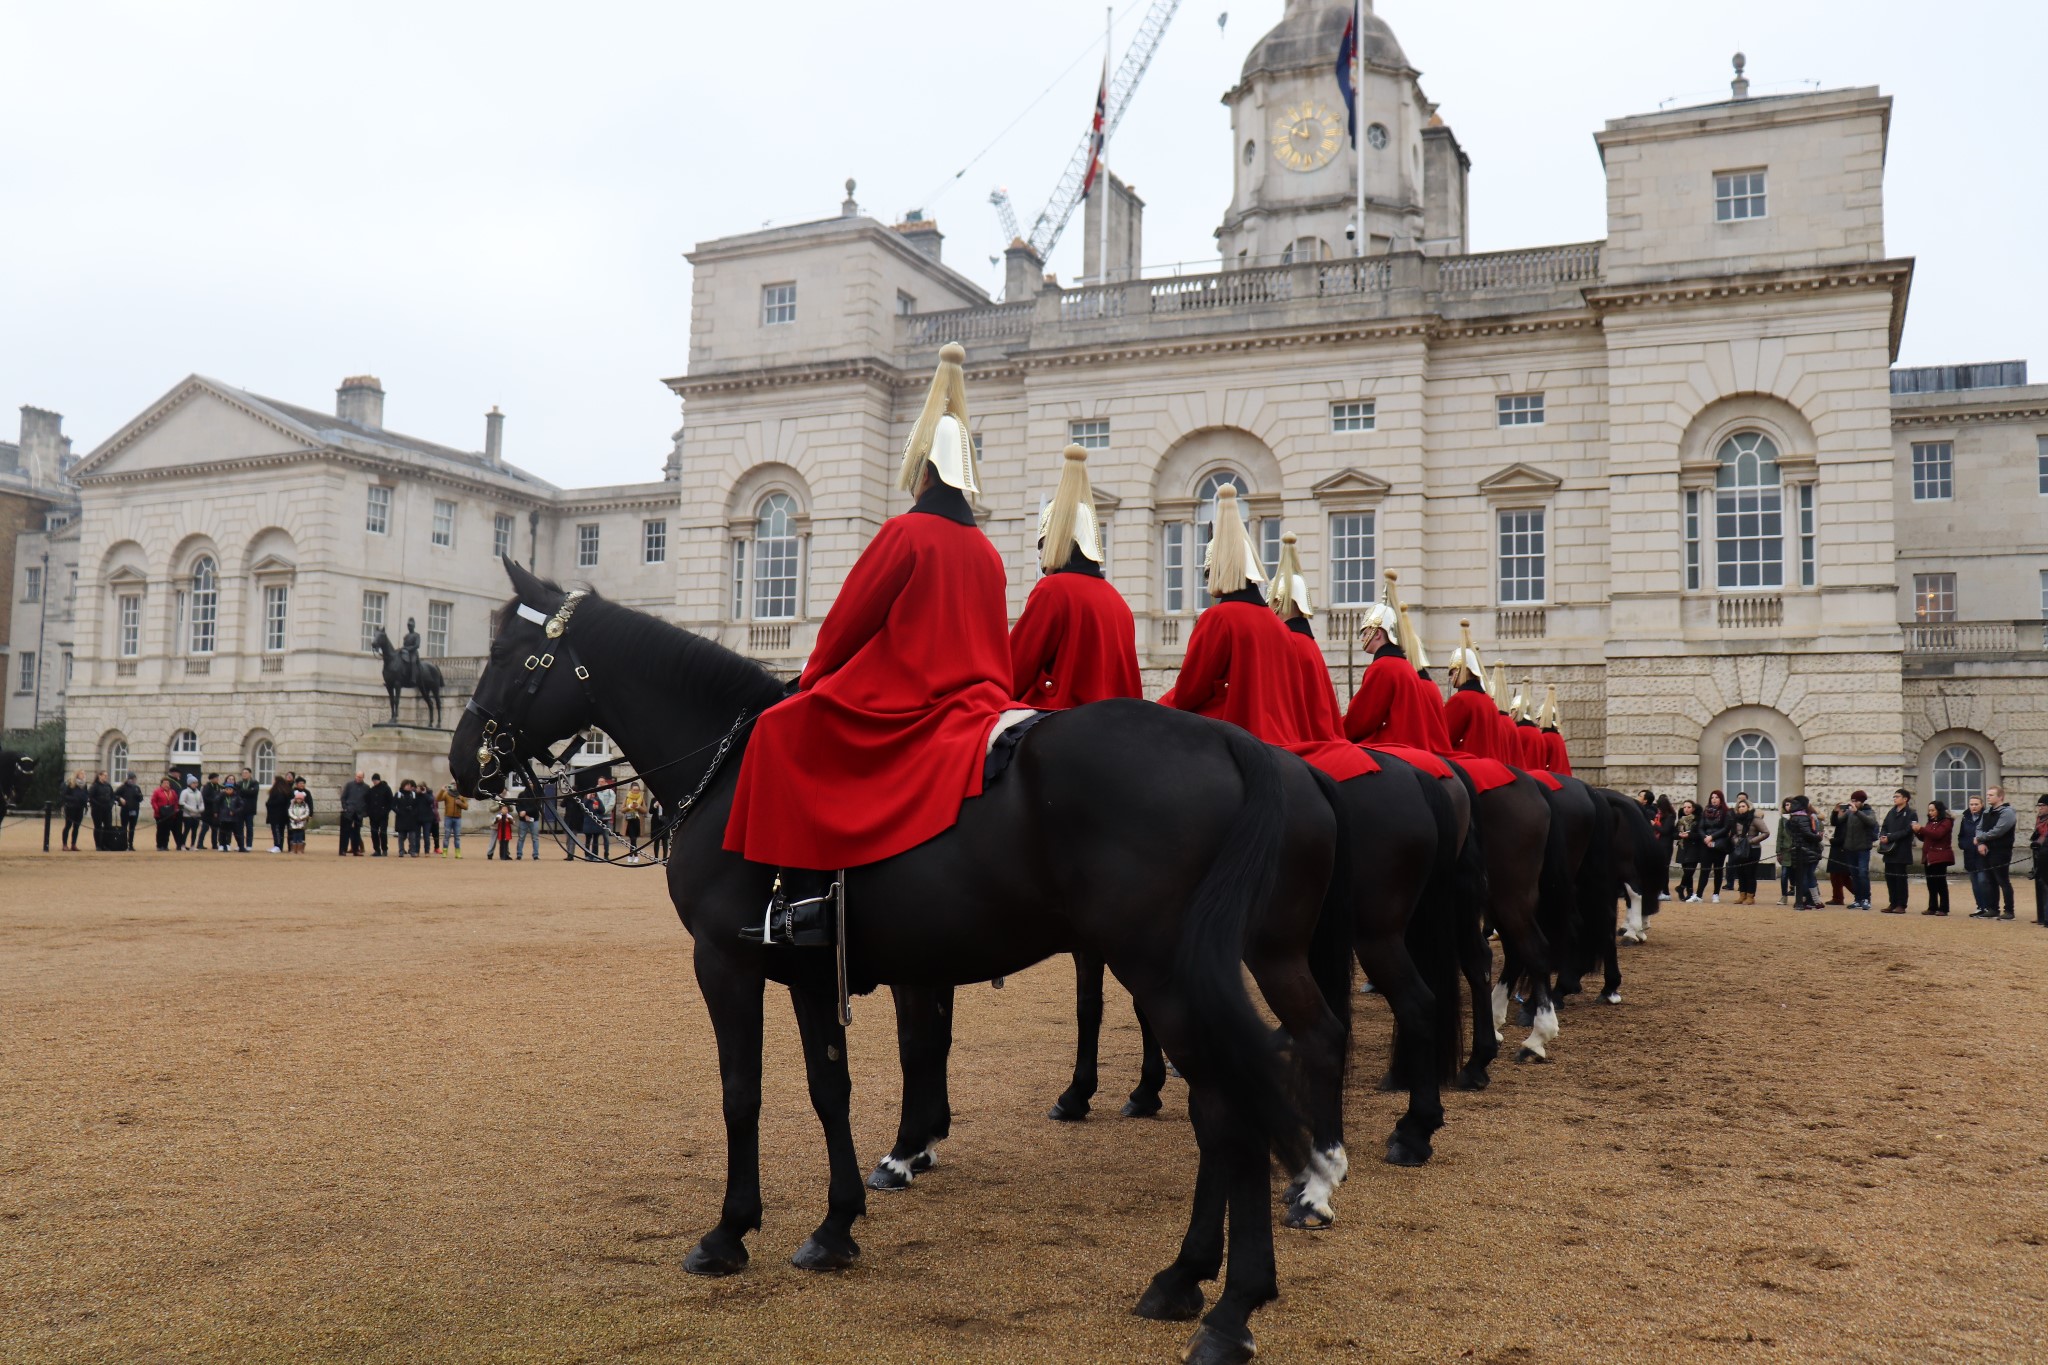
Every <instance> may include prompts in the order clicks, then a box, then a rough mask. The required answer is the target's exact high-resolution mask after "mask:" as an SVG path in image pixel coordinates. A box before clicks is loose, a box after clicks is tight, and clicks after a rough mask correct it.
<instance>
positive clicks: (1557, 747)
mask: <svg viewBox="0 0 2048 1365" xmlns="http://www.w3.org/2000/svg"><path fill="white" fill-rule="evenodd" d="M1543 756H1544V757H1543V766H1544V767H1546V768H1548V769H1549V770H1550V771H1551V772H1554V773H1556V774H1558V775H1559V776H1560V777H1570V776H1571V775H1572V760H1571V755H1570V754H1567V753H1566V752H1565V748H1564V736H1563V735H1561V734H1559V733H1558V732H1557V731H1555V730H1545V731H1544V732H1543Z"/></svg>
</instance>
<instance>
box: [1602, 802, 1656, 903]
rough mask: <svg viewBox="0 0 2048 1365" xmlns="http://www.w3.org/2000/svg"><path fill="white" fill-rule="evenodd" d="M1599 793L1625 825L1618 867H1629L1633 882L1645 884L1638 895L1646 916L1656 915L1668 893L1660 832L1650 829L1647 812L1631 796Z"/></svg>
mask: <svg viewBox="0 0 2048 1365" xmlns="http://www.w3.org/2000/svg"><path fill="white" fill-rule="evenodd" d="M1595 794H1596V795H1598V796H1600V797H1602V798H1604V799H1605V800H1606V802H1607V807H1608V810H1609V811H1610V812H1612V815H1613V818H1614V819H1615V820H1617V821H1619V822H1620V824H1621V839H1622V846H1621V848H1620V849H1618V850H1617V851H1616V852H1617V856H1616V858H1615V865H1616V866H1617V867H1623V866H1625V867H1627V868H1628V873H1629V880H1630V882H1631V883H1635V882H1641V883H1642V885H1640V886H1636V887H1635V892H1636V894H1637V895H1638V896H1640V897H1641V898H1642V901H1643V913H1644V914H1646V915H1647V914H1650V913H1653V912H1654V911H1655V910H1656V908H1657V900H1658V898H1659V897H1660V896H1661V895H1662V894H1663V892H1664V853H1663V849H1662V848H1661V847H1660V846H1659V845H1658V843H1657V831H1656V830H1654V829H1652V828H1651V827H1650V817H1649V816H1647V815H1645V814H1644V813H1643V808H1642V806H1640V805H1639V804H1637V802H1636V799H1635V798H1634V797H1632V796H1630V795H1629V794H1628V793H1626V792H1618V791H1614V790H1612V789H1610V788H1607V787H1599V788H1596V789H1595ZM1616 890H1617V891H1618V890H1619V888H1616Z"/></svg>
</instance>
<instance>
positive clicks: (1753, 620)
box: [1714, 593, 1785, 630]
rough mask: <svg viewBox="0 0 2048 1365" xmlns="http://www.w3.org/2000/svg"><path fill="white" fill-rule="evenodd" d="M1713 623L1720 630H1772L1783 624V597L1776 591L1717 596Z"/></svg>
mask: <svg viewBox="0 0 2048 1365" xmlns="http://www.w3.org/2000/svg"><path fill="white" fill-rule="evenodd" d="M1714 624H1715V625H1717V626H1719V627H1720V628H1721V629H1722V630H1774V629H1776V628H1777V627H1779V626H1782V625H1784V624H1785V599H1784V598H1782V597H1780V596H1778V595H1777V594H1776V593H1771V594H1767V595H1766V594H1759V595H1756V596H1746V597H1722V598H1719V599H1717V600H1716V601H1715V603H1714Z"/></svg>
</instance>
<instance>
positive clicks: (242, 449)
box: [73, 375, 324, 479]
mask: <svg viewBox="0 0 2048 1365" xmlns="http://www.w3.org/2000/svg"><path fill="white" fill-rule="evenodd" d="M322 444H324V443H323V441H322V440H321V437H320V435H319V433H318V432H316V431H314V430H312V429H311V428H310V427H306V426H304V425H302V424H301V423H299V422H296V421H294V420H292V419H291V418H289V417H286V416H285V415H284V414H282V413H279V412H276V411H274V410H272V409H270V408H269V407H267V406H265V405H263V404H261V403H258V402H256V401H254V400H252V399H251V398H250V397H249V396H248V395H246V394H243V393H242V392H241V391H240V390H239V389H232V388H228V387H227V386H225V385H221V384H216V383H215V382H214V381H212V380H210V379H206V378H204V377H202V376H200V375H193V376H191V377H189V378H188V379H186V380H185V381H184V382H183V383H181V384H179V385H178V386H177V387H176V388H174V389H172V390H171V391H170V392H169V393H167V394H165V395H164V396H163V397H162V398H160V399H158V400H157V401H156V402H155V403H153V404H151V405H150V406H149V407H148V408H147V409H145V410H144V411H143V412H142V414H141V415H140V416H138V417H136V418H135V419H134V420H133V421H131V422H129V423H128V424H127V425H126V426H124V427H122V428H121V430H120V431H118V432H116V433H115V434H114V435H113V436H111V437H109V438H108V439H107V440H106V441H105V442H104V443H103V444H102V445H101V446H100V447H99V448H98V449H96V450H94V451H93V452H92V453H91V454H90V455H88V456H86V457H85V458H84V459H83V460H81V461H80V462H79V464H78V467H77V469H76V470H75V471H74V472H73V477H75V478H78V479H91V478H93V477H96V476H97V477H105V476H107V475H111V474H133V473H144V472H148V471H152V470H177V469H187V468H196V467H200V466H205V465H209V464H216V463H219V462H221V461H225V460H237V459H245V458H248V457H250V456H257V455H276V454H283V453H286V452H290V451H298V450H310V449H317V448H318V447H319V446H321V445H322Z"/></svg>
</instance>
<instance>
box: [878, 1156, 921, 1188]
mask: <svg viewBox="0 0 2048 1365" xmlns="http://www.w3.org/2000/svg"><path fill="white" fill-rule="evenodd" d="M882 1164H883V1165H884V1166H887V1167H888V1168H889V1169H890V1170H892V1171H894V1172H895V1173H896V1174H897V1175H900V1176H902V1177H903V1183H904V1184H906V1185H908V1184H909V1183H910V1182H911V1181H913V1180H915V1179H917V1176H916V1174H915V1173H913V1172H912V1171H911V1169H910V1163H909V1162H907V1161H898V1160H897V1159H896V1158H895V1157H894V1156H885V1157H883V1158H882Z"/></svg>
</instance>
